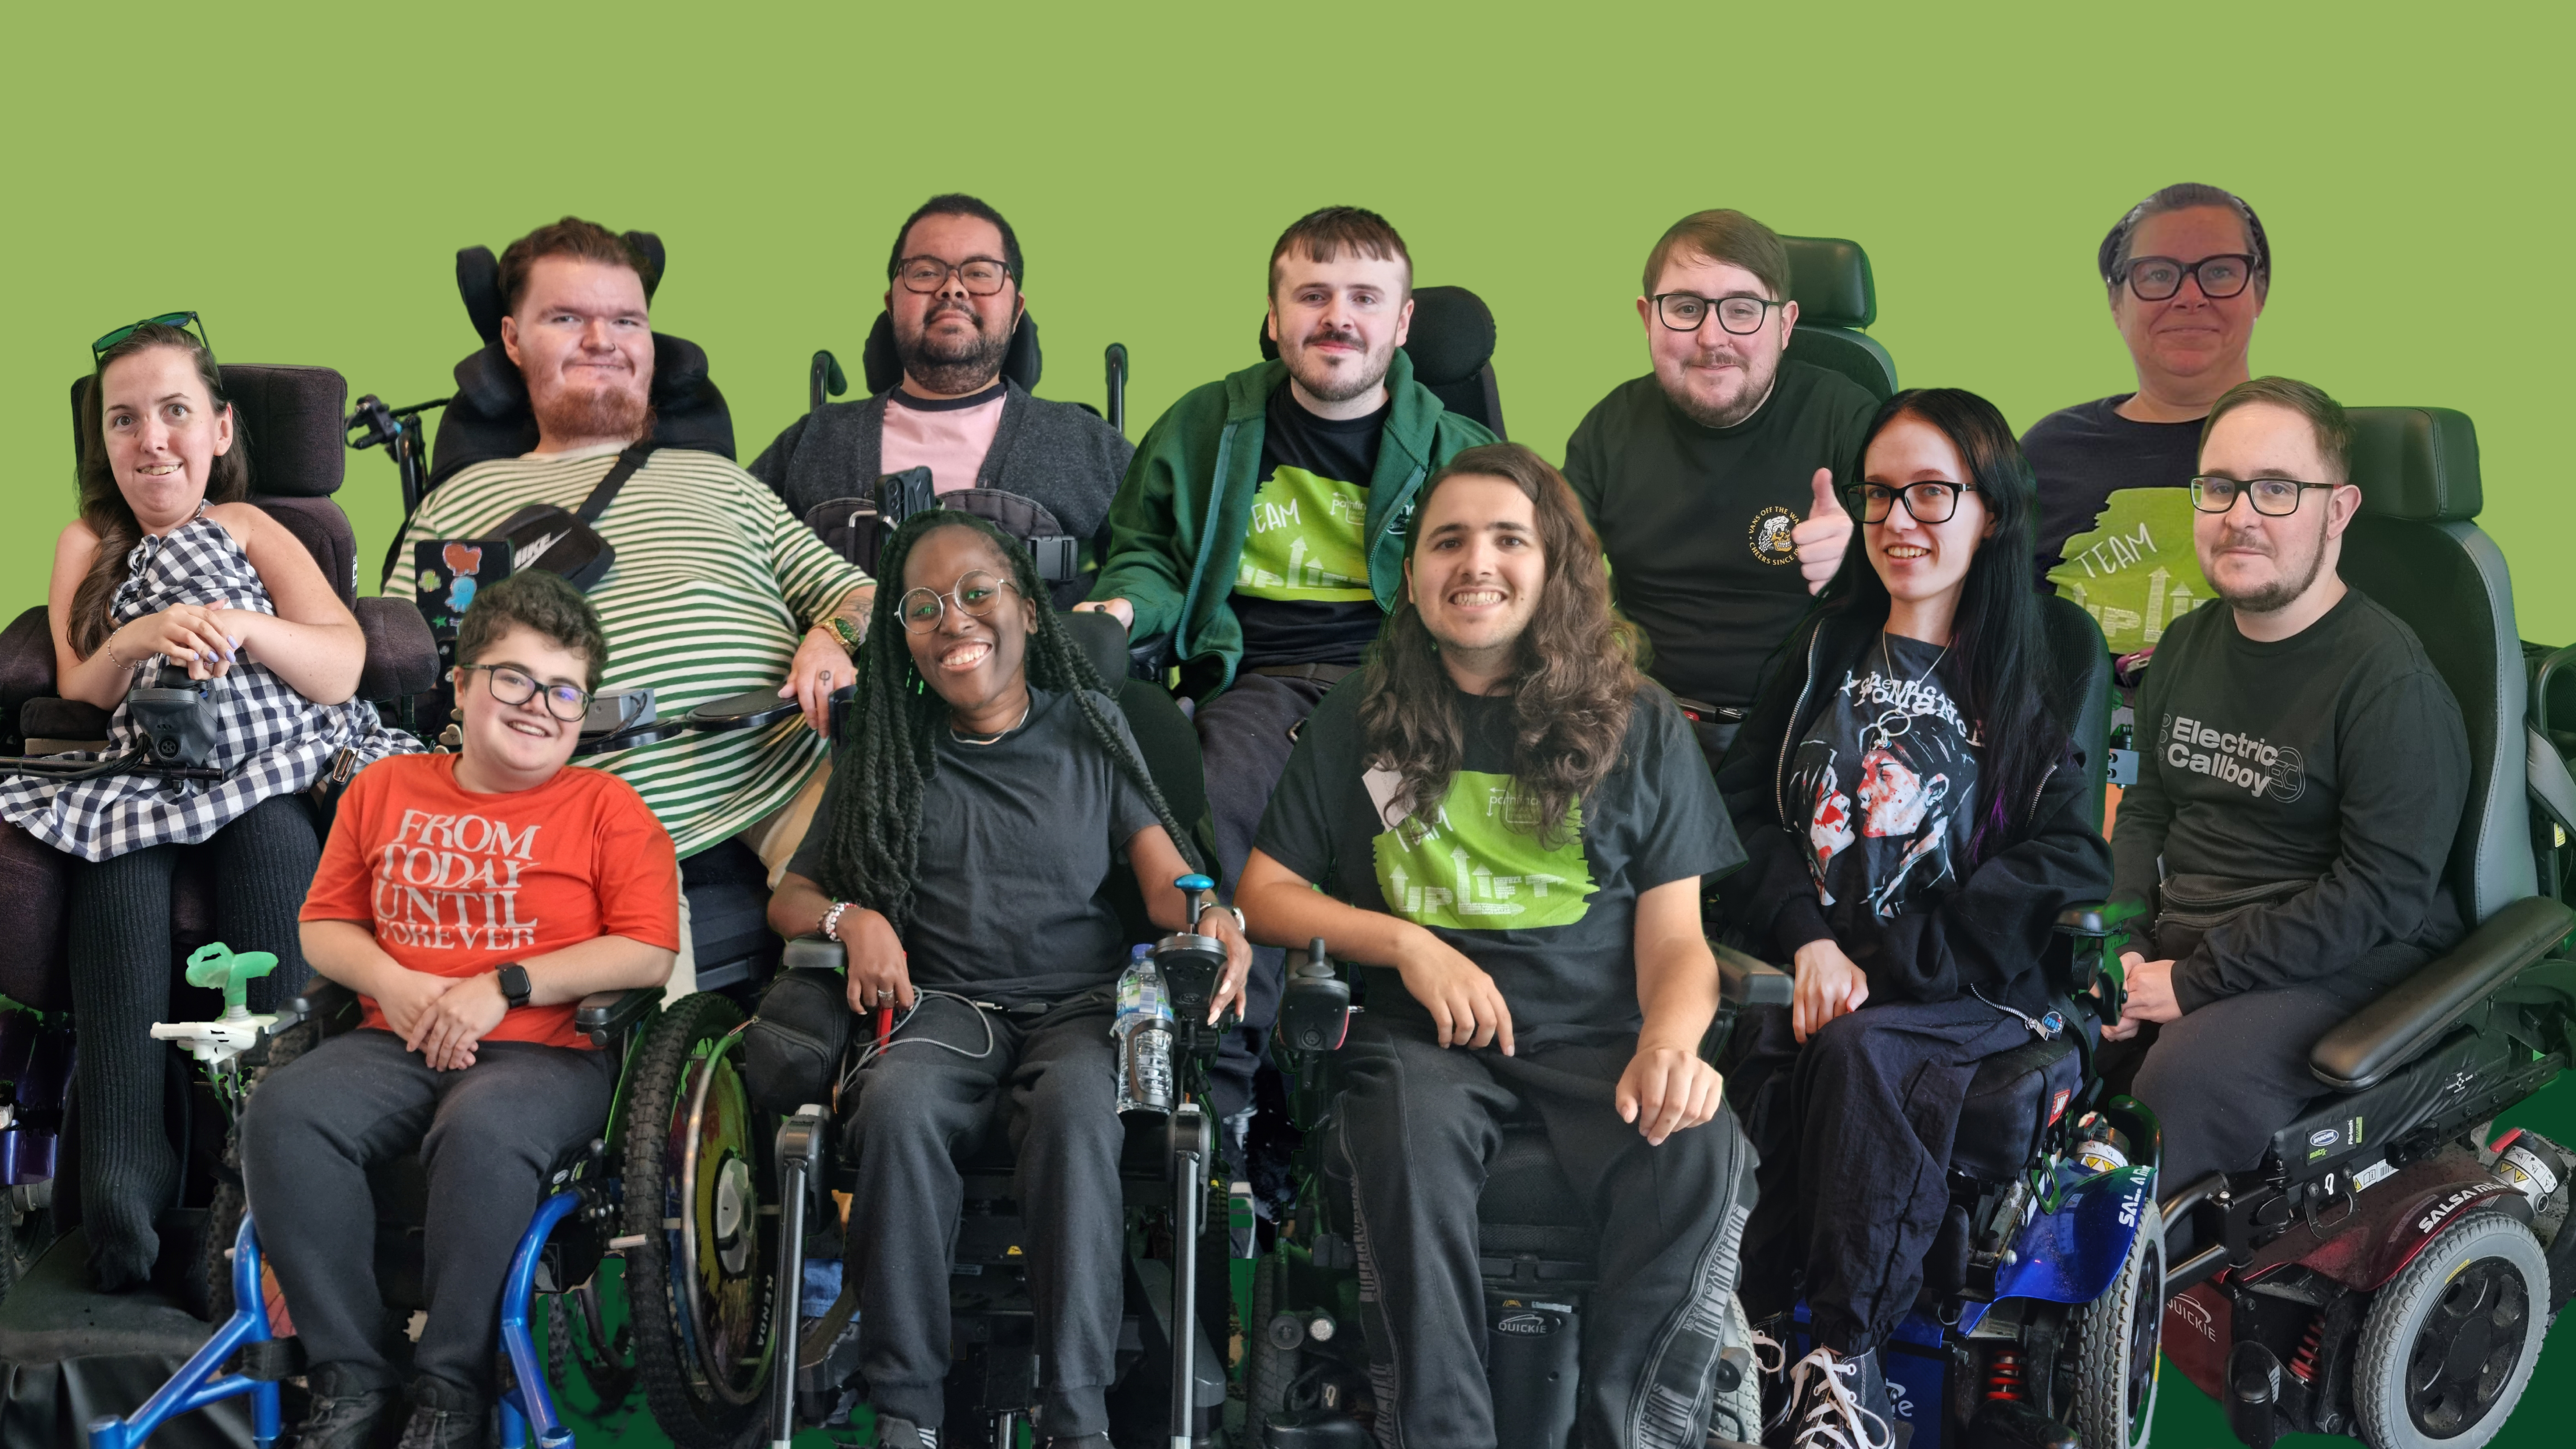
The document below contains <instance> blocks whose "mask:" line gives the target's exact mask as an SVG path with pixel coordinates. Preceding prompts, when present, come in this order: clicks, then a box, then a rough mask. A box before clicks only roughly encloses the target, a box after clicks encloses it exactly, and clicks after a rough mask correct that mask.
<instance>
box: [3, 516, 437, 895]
mask: <svg viewBox="0 0 2576 1449" xmlns="http://www.w3.org/2000/svg"><path fill="white" fill-rule="evenodd" d="M125 567H126V579H125V582H124V583H123V584H121V585H119V586H118V587H117V590H116V596H115V598H114V599H113V600H112V601H111V603H110V604H109V612H110V613H111V615H112V616H113V617H114V618H115V620H116V622H117V623H118V624H119V625H124V624H127V623H130V622H132V621H133V620H136V619H140V618H142V617H144V616H145V615H147V614H157V613H159V612H160V611H161V610H163V609H166V608H169V607H170V606H171V605H173V604H202V605H205V606H207V607H209V608H227V609H246V610H256V611H257V612H259V613H262V614H275V613H276V612H277V609H276V607H275V606H274V605H272V604H271V603H270V602H269V598H268V589H267V587H266V586H265V585H263V584H262V583H261V582H260V580H259V574H258V571H257V570H255V569H253V568H252V567H251V563H250V558H249V556H248V555H246V554H244V553H243V552H242V548H241V544H240V543H238V542H236V541H235V540H234V538H233V536H232V535H231V534H230V533H228V532H226V531H225V529H224V526H223V525H222V524H220V523H217V522H215V521H214V520H213V519H211V518H207V517H204V516H202V515H200V516H199V517H197V518H194V519H191V520H190V521H188V522H187V523H184V524H182V525H180V526H179V527H177V528H174V529H172V530H170V532H169V533H168V534H166V535H164V536H162V537H160V538H153V537H149V536H146V537H145V538H144V540H143V541H142V542H140V543H138V544H136V545H135V546H134V550H133V551H132V552H131V553H128V554H127V555H126V556H125ZM214 685H215V690H214V696H213V699H214V704H215V707H216V709H217V711H218V712H219V713H218V717H219V718H220V720H221V721H222V732H221V735H220V736H219V738H218V739H217V741H216V748H215V754H214V758H213V760H212V761H211V762H210V763H212V764H213V765H214V767H215V768H217V769H220V770H222V771H224V772H225V774H224V778H223V779H221V780H173V779H168V778H166V777H163V776H158V775H148V774H124V775H106V776H101V777H99V778H96V779H89V780H79V781H74V782H72V783H69V784H65V783H62V782H60V781H55V780H43V779H36V778H32V777H27V776H19V777H16V778H10V779H0V819H6V820H7V821H9V822H10V823H11V824H13V825H16V826H19V827H20V828H22V829H24V830H25V831H26V832H27V833H28V834H30V835H33V836H35V837H36V838H37V839H39V840H42V841H44V842H45V843H46V844H48V845H51V846H53V847H54V848H56V849H58V850H64V851H68V852H70V853H71V854H73V855H77V856H79V857H81V858H82V859H83V860H91V861H99V860H112V859H114V858H116V857H117V856H120V855H123V854H125V853H126V852H127V851H131V850H141V849H142V848H144V847H145V846H148V845H164V844H170V843H177V844H181V845H194V844H196V843H198V842H200V841H203V840H205V839H207V838H209V837H211V836H212V835H213V834H214V833H215V832H216V831H218V830H221V829H223V828H224V827H225V826H226V825H229V824H231V823H232V821H233V820H234V819H235V818H236V817H238V816H240V815H241V814H242V813H243V812H245V811H247V810H249V809H250V808H251V807H252V806H253V805H256V804H258V803H259V802H260V801H262V800H265V799H267V798H268V797H269V796H271V795H283V794H287V793H290V792H292V791H298V790H303V789H306V788H309V787H310V786H311V785H312V784H313V782H314V781H315V780H318V779H320V778H321V777H322V775H323V773H324V772H325V771H326V770H328V769H330V768H331V764H332V761H333V760H334V759H336V758H337V757H338V755H339V753H340V750H341V749H342V747H344V746H345V747H348V748H350V749H351V750H353V751H355V752H356V755H357V761H356V763H357V764H359V765H366V764H371V763H373V762H375V761H376V760H378V759H381V758H383V757H384V756H386V755H391V754H401V753H406V752H410V751H415V750H418V749H419V748H420V742H419V741H417V740H415V739H413V738H412V737H411V736H409V735H406V734H403V733H401V732H399V731H396V730H390V729H387V728H386V727H385V725H384V723H383V722H382V721H381V720H379V719H378V718H377V717H376V707H375V706H374V705H371V704H369V703H367V702H366V701H364V700H350V701H349V702H348V703H346V704H315V703H314V702H313V701H311V700H309V699H306V698H305V697H304V696H303V695H301V694H298V693H296V692H295V687H294V686H293V685H290V684H288V683H287V682H286V681H285V680H283V679H280V678H278V677H277V676H276V675H275V674H273V673H271V672H270V671H269V670H268V668H267V666H265V665H261V664H256V663H252V662H249V661H247V660H244V661H242V662H239V663H236V664H235V665H234V666H233V667H232V668H231V670H229V671H228V672H226V673H225V675H224V676H223V677H222V678H220V679H217V680H215V681H214ZM141 743H142V732H141V731H140V730H138V729H136V728H135V727H134V725H133V722H132V721H131V720H130V719H129V718H128V717H127V709H126V706H125V705H124V704H123V703H119V704H118V705H117V707H116V713H115V714H114V715H113V716H112V717H111V718H110V719H109V721H108V750H109V753H111V754H120V753H123V752H125V751H127V750H131V749H135V748H137V747H139V746H140V745H141Z"/></svg>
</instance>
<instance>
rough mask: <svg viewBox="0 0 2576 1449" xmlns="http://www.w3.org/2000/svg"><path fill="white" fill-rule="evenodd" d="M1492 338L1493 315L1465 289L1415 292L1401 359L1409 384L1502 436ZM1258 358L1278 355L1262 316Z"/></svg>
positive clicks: (1430, 288) (1498, 388)
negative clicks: (1409, 364) (1408, 367)
mask: <svg viewBox="0 0 2576 1449" xmlns="http://www.w3.org/2000/svg"><path fill="white" fill-rule="evenodd" d="M1494 339H1495V331H1494V312H1493V309H1492V308H1490V307H1488V306H1486V305H1485V299H1484V298H1482V297H1479V296H1477V295H1476V294H1475V293H1473V292H1470V291H1468V290H1467V289H1466V288H1464V287H1416V288H1414V289H1413V326H1412V327H1411V328H1409V329H1408V330H1407V332H1406V334H1405V341H1404V355H1405V356H1407V357H1409V358H1411V359H1412V360H1413V380H1414V381H1415V382H1418V383H1420V384H1422V385H1423V386H1424V387H1427V388H1429V389H1431V395H1432V396H1433V397H1436V398H1438V399H1440V405H1441V406H1442V407H1444V408H1447V409H1448V410H1449V411H1451V412H1453V413H1456V414H1457V415H1458V416H1460V417H1462V418H1469V419H1472V420H1474V421H1475V422H1477V423H1480V424H1482V425H1483V426H1484V428H1485V430H1486V431H1487V432H1489V433H1492V434H1493V435H1494V436H1495V437H1497V438H1500V437H1504V436H1506V434H1505V433H1504V432H1503V396H1502V389H1501V387H1500V386H1499V385H1498V384H1497V383H1496V382H1495V380H1494ZM1261 355H1262V357H1263V358H1264V359H1265V360H1275V359H1276V358H1277V357H1278V356H1279V344H1278V343H1276V342H1273V341H1271V340H1270V324H1269V322H1268V320H1267V319H1266V318H1265V319H1264V320H1263V322H1262V325H1261Z"/></svg>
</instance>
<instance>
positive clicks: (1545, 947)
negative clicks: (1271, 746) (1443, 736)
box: [1254, 675, 1744, 1049]
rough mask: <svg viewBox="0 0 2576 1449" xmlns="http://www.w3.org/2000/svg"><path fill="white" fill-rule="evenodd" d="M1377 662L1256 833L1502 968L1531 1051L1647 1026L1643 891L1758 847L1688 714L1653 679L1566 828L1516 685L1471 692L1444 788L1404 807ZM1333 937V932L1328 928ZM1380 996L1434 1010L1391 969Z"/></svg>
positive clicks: (1341, 887) (1365, 904)
mask: <svg viewBox="0 0 2576 1449" xmlns="http://www.w3.org/2000/svg"><path fill="white" fill-rule="evenodd" d="M1366 678H1367V677H1366V676H1365V675H1361V676H1355V677H1353V678H1352V679H1350V680H1349V681H1347V682H1345V683H1343V684H1342V685H1340V686H1338V687H1336V688H1335V689H1334V690H1333V691H1332V692H1331V693H1330V694H1327V695H1325V696H1324V702H1323V703H1322V704H1319V705H1317V706H1316V707H1315V712H1314V714H1313V715H1311V716H1309V717H1308V718H1307V720H1306V724H1305V727H1304V728H1303V730H1301V731H1300V733H1299V735H1298V739H1297V748H1296V751H1295V752H1294V753H1293V754H1291V755H1290V756H1289V758H1288V768H1287V771H1286V773H1285V774H1284V775H1282V776H1281V778H1280V781H1279V788H1278V790H1277V791H1276V792H1274V793H1273V794H1272V795H1271V797H1270V809H1269V812H1268V813H1267V814H1265V815H1263V816H1262V819H1261V831H1260V834H1259V835H1258V836H1257V837H1256V839H1255V841H1254V843H1255V844H1256V845H1258V846H1259V847H1260V849H1261V850H1262V852H1263V853H1264V854H1266V855H1268V856H1269V857H1270V858H1271V859H1273V860H1276V861H1278V862H1279V863H1280V864H1281V865H1284V866H1286V867H1287V868H1288V869H1290V870H1292V871H1294V872H1296V873H1297V874H1298V875H1299V876H1302V877H1304V878H1305V879H1307V880H1309V881H1313V882H1314V883H1316V884H1317V885H1319V886H1321V887H1322V888H1323V889H1324V890H1325V891H1326V892H1328V893H1330V894H1331V895H1333V896H1335V897H1337V898H1339V899H1341V900H1343V901H1347V902H1349V903H1350V904H1352V905H1354V906H1357V907H1359V908H1360V909H1362V910H1368V911H1382V912H1385V913H1387V914H1389V915H1394V916H1400V917H1402V918H1403V919H1405V920H1408V921H1413V922H1415V923H1417V924H1420V925H1423V926H1426V927H1429V928H1430V930H1431V931H1432V933H1433V934H1434V935H1437V936H1438V937H1439V938H1440V939H1441V940H1443V941H1446V942H1447V943H1449V944H1450V945H1451V946H1454V947H1456V948H1457V949H1458V951H1459V952H1460V954H1462V955H1464V956H1466V957H1467V959H1469V960H1471V961H1473V962H1475V963H1476V964H1477V965H1478V966H1480V967H1482V968H1484V970H1485V971H1486V972H1487V973H1488V974H1490V975H1491V976H1492V977H1493V978H1494V983H1495V985H1497V986H1499V987H1500V988H1501V989H1502V993H1503V1000H1504V1003H1505V1004H1506V1005H1508V1006H1509V1007H1510V1008H1511V1013H1512V1030H1513V1036H1514V1038H1515V1042H1516V1045H1517V1046H1518V1047H1520V1048H1521V1049H1528V1048H1531V1047H1543V1046H1547V1045H1551V1044H1554V1045H1575V1044H1581V1045H1619V1044H1624V1043H1627V1042H1630V1041H1633V1040H1634V1039H1635V1037H1636V1034H1637V1030H1638V1026H1639V1024H1640V1016H1639V1012H1638V1006H1637V970H1636V955H1635V946H1636V915H1637V897H1638V895H1639V894H1640V893H1642V892H1645V891H1648V890H1652V889H1653V888H1655V887H1656V886H1659V885H1665V884H1668V883H1670V882H1673V881H1676V880H1680V879H1683V878H1684V877H1688V876H1703V877H1705V876H1714V875H1717V874H1719V873H1721V872H1724V871H1728V870H1732V869H1734V868H1735V867H1736V866H1737V865H1739V864H1741V863H1743V860H1744V847H1743V846H1742V845H1740V844H1738V843H1737V841H1736V838H1735V831H1734V828H1733V826H1732V825H1730V824H1729V823H1728V820H1727V815H1726V807H1725V804H1724V802H1723V801H1722V800H1720V799H1719V797H1718V794H1717V784H1716V781H1714V780H1713V779H1711V778H1710V776H1709V773H1708V764H1707V761H1706V759H1705V757H1703V756H1702V755H1701V754H1700V750H1699V745H1698V743H1697V741H1696V740H1695V739H1694V738H1693V737H1692V735H1691V732H1690V726H1689V725H1688V724H1687V723H1686V722H1685V721H1684V720H1683V719H1682V716H1681V711H1680V710H1679V709H1677V708H1675V707H1674V705H1673V702H1672V698H1671V696H1669V695H1667V694H1665V693H1664V692H1663V691H1662V690H1661V689H1659V688H1657V687H1655V686H1653V685H1651V684H1650V685H1647V686H1646V687H1645V689H1643V690H1642V691H1640V692H1639V694H1638V696H1637V701H1636V705H1635V707H1634V708H1633V709H1632V710H1631V711H1630V713H1629V719H1628V733H1627V737H1626V739H1625V740H1624V741H1623V742H1622V744H1621V746H1620V751H1619V762H1618V764H1617V765H1615V766H1613V767H1612V769H1611V771H1610V775H1609V777H1608V778H1607V779H1605V780H1603V781H1602V782H1601V784H1600V786H1599V787H1598V788H1596V789H1595V790H1594V791H1593V792H1592V795H1591V796H1590V797H1589V798H1587V799H1585V800H1583V801H1581V802H1579V803H1578V804H1577V805H1576V806H1575V807H1574V808H1573V810H1572V811H1571V813H1570V814H1569V816H1568V818H1567V819H1566V820H1565V821H1564V822H1562V823H1563V826H1564V829H1563V830H1561V831H1558V832H1542V831H1540V830H1538V829H1536V826H1537V825H1538V823H1539V822H1538V820H1537V816H1536V803H1535V801H1534V800H1532V799H1531V798H1530V796H1529V795H1528V793H1527V792H1525V791H1523V790H1521V789H1520V788H1519V787H1518V786H1517V785H1516V784H1515V782H1514V781H1513V778H1512V701H1511V700H1510V699H1509V698H1508V697H1498V696H1479V695H1468V694H1462V693H1456V692H1454V691H1453V693H1452V695H1451V698H1452V699H1454V700H1455V701H1456V702H1457V705H1458V708H1459V713H1460V715H1461V716H1462V718H1461V723H1462V724H1463V726H1464V735H1465V745H1466V749H1465V756H1464V760H1463V762H1462V768H1460V769H1459V771H1458V772H1457V774H1456V775H1455V776H1454V777H1452V778H1451V780H1450V782H1449V788H1448V790H1447V791H1446V792H1445V793H1444V794H1443V795H1442V796H1441V798H1440V800H1439V801H1438V802H1437V803H1436V804H1434V805H1430V806H1427V807H1417V808H1415V809H1413V810H1411V811H1410V812H1406V813H1403V814H1399V813H1398V812H1397V811H1396V810H1395V809H1394V808H1393V802H1394V797H1395V794H1396V788H1397V780H1396V775H1395V772H1394V771H1392V770H1388V769H1383V768H1377V767H1375V766H1374V765H1373V763H1372V762H1371V761H1370V760H1369V758H1368V751H1367V749H1366V747H1365V741H1364V738H1363V732H1362V730H1361V727H1360V721H1359V705H1360V697H1361V691H1362V689H1363V688H1364V687H1365V684H1366ZM1326 945H1327V947H1328V948H1329V946H1330V945H1331V943H1330V942H1327V943H1326ZM1368 989H1369V992H1370V995H1369V999H1368V1006H1369V1009H1370V1010H1371V1011H1377V1012H1385V1013H1388V1014H1390V1015H1399V1016H1406V1017H1408V1018H1410V1019H1415V1020H1419V1019H1421V1018H1423V1017H1424V1015H1425V1013H1424V1012H1423V1010H1422V1008H1421V1007H1420V1006H1419V1005H1418V1004H1417V1003H1415V1002H1414V1001H1413V1000H1412V999H1411V998H1410V997H1408V996H1407V995H1405V993H1404V990H1403V986H1402V983H1401V980H1400V978H1399V977H1397V975H1396V973H1395V972H1393V971H1392V970H1374V971H1371V972H1370V973H1369V974H1368Z"/></svg>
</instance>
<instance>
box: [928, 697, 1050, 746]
mask: <svg viewBox="0 0 2576 1449" xmlns="http://www.w3.org/2000/svg"><path fill="white" fill-rule="evenodd" d="M1035 703H1036V701H1035V700H1031V701H1030V702H1029V704H1024V705H1021V706H1020V717H1019V718H1018V719H1015V720H1013V721H1011V728H1010V729H1006V730H1003V731H1002V732H1001V733H999V734H990V735H970V734H966V733H963V732H961V731H960V730H959V729H958V728H957V726H955V725H950V726H949V727H948V737H949V738H950V739H952V740H955V741H956V742H957V743H959V744H961V745H979V746H980V745H998V744H1000V743H1001V742H1002V741H1003V739H1004V738H1006V737H1007V736H1008V735H1009V734H1010V733H1011V730H1016V729H1018V728H1019V727H1020V726H1022V725H1024V724H1027V723H1028V722H1029V709H1030V706H1031V705H1034V704H1035Z"/></svg>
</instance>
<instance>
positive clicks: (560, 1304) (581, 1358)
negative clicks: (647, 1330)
mask: <svg viewBox="0 0 2576 1449" xmlns="http://www.w3.org/2000/svg"><path fill="white" fill-rule="evenodd" d="M600 1285H601V1278H600V1277H599V1276H598V1275H593V1276H592V1278H591V1280H590V1281H589V1282H587V1283H584V1284H582V1285H581V1286H580V1287H578V1288H572V1289H567V1290H566V1291H564V1292H561V1293H552V1294H548V1295H547V1296H546V1378H547V1381H548V1382H550V1383H552V1384H553V1385H554V1386H555V1391H556V1392H557V1393H559V1394H560V1393H561V1392H563V1391H564V1390H565V1389H568V1388H570V1387H571V1386H572V1382H573V1379H574V1378H575V1377H576V1375H577V1376H578V1377H579V1378H580V1380H581V1381H582V1383H583V1384H585V1385H586V1386H588V1388H589V1389H590V1392H591V1393H592V1395H593V1396H595V1397H596V1398H597V1399H598V1400H599V1407H600V1408H601V1409H603V1410H606V1409H614V1408H616V1407H617V1406H618V1405H620V1404H622V1403H624V1402H626V1396H627V1395H628V1394H630V1393H633V1392H634V1391H635V1332H634V1329H633V1327H632V1326H631V1325H630V1324H624V1323H621V1324H619V1325H618V1326H617V1329H616V1331H615V1332H613V1333H612V1332H610V1331H609V1329H608V1326H607V1321H606V1320H607V1315H606V1313H605V1312H604V1311H603V1310H602V1308H601V1302H600V1299H601V1289H600Z"/></svg>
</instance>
